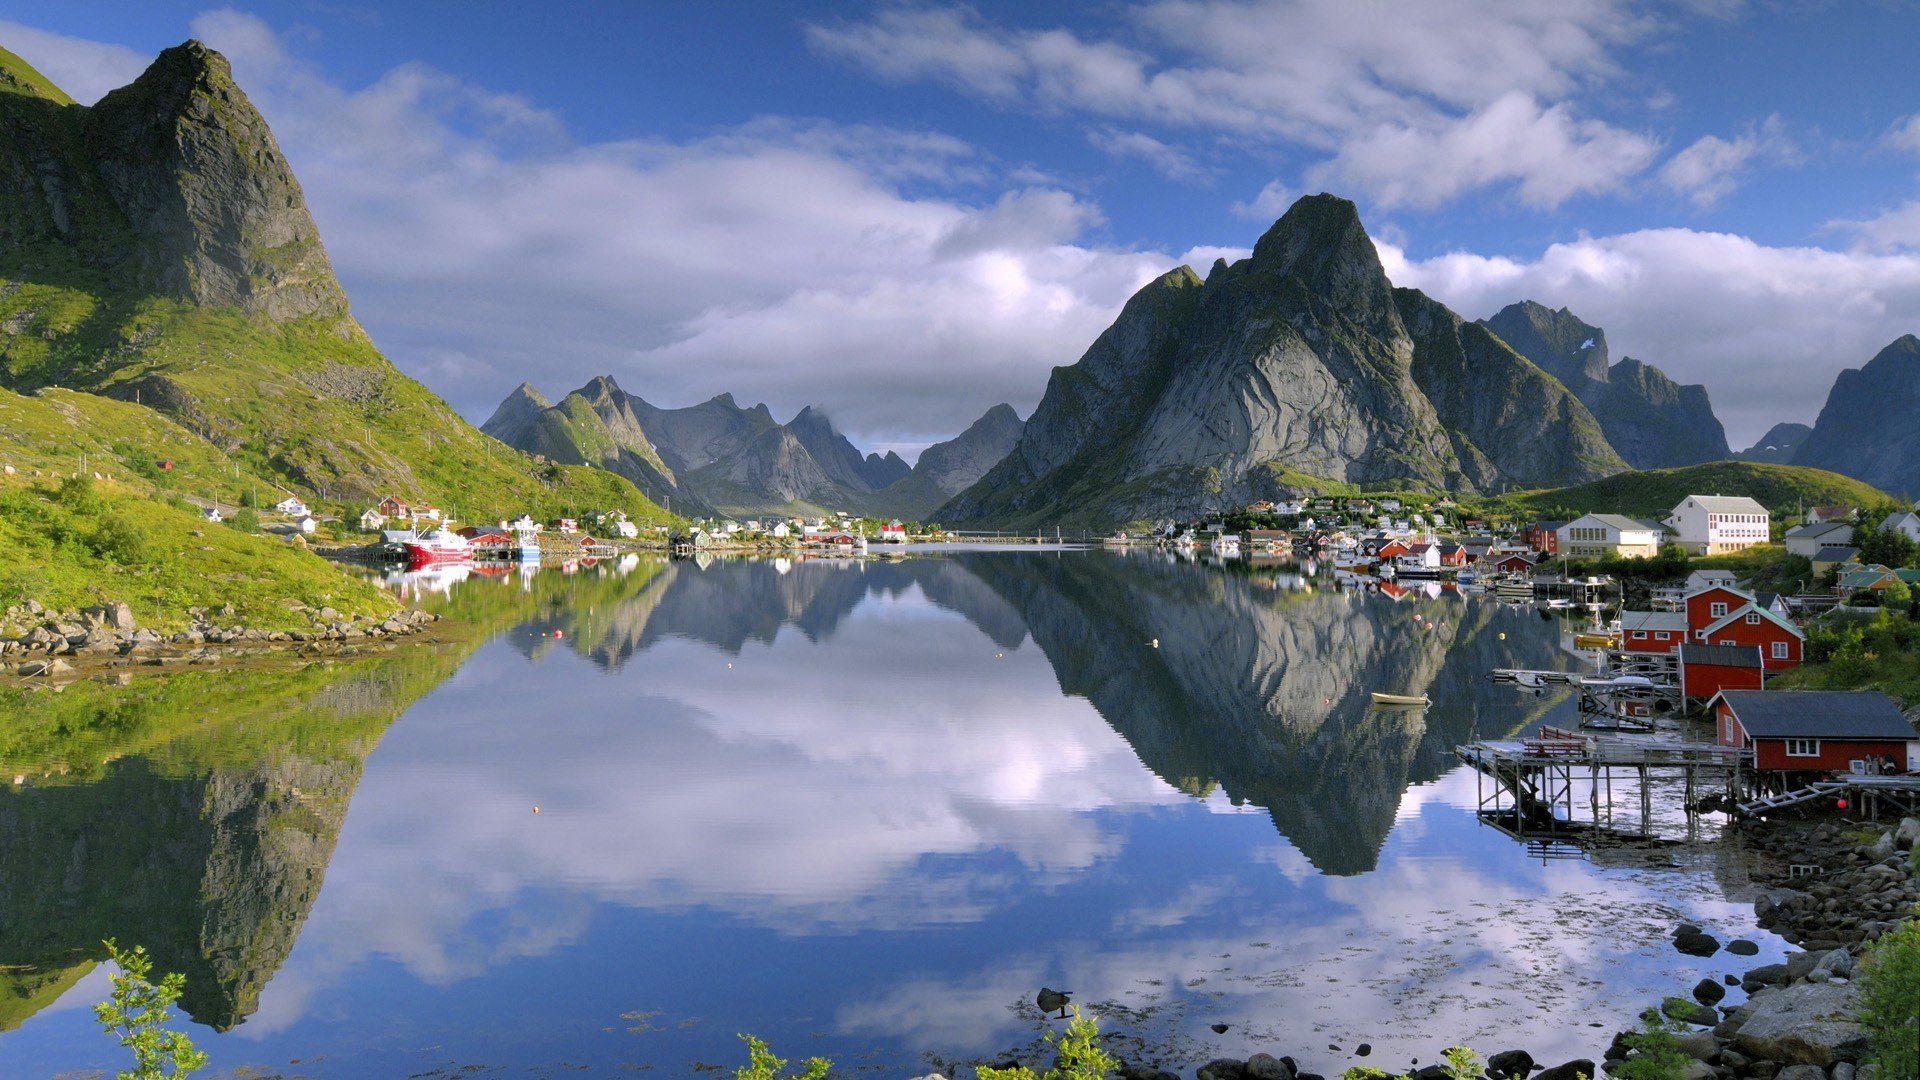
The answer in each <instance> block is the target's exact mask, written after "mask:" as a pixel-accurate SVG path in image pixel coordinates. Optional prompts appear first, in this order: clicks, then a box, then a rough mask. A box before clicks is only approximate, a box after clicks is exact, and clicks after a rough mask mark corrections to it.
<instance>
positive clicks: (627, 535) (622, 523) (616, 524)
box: [607, 518, 640, 540]
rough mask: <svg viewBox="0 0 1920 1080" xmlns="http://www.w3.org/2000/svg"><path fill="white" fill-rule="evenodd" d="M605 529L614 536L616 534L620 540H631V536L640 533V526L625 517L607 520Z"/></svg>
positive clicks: (633, 536)
mask: <svg viewBox="0 0 1920 1080" xmlns="http://www.w3.org/2000/svg"><path fill="white" fill-rule="evenodd" d="M607 531H608V532H611V533H612V534H613V535H615V536H618V537H619V538H621V539H622V540H632V539H633V538H635V537H637V536H639V535H640V526H638V525H635V524H634V523H633V522H631V521H628V520H627V519H626V518H621V519H619V520H618V521H610V522H608V523H607Z"/></svg>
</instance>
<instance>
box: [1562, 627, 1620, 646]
mask: <svg viewBox="0 0 1920 1080" xmlns="http://www.w3.org/2000/svg"><path fill="white" fill-rule="evenodd" d="M1617 641H1618V639H1616V638H1615V637H1614V636H1613V635H1612V634H1609V633H1607V632H1606V631H1604V630H1582V631H1580V632H1579V633H1577V634H1575V635H1573V647H1574V648H1576V649H1611V648H1613V647H1614V645H1615V644H1616V643H1617Z"/></svg>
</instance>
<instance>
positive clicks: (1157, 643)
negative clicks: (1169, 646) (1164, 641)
mask: <svg viewBox="0 0 1920 1080" xmlns="http://www.w3.org/2000/svg"><path fill="white" fill-rule="evenodd" d="M1153 647H1154V648H1156V649H1157V648H1159V647H1160V639H1159V638H1154V639H1153Z"/></svg>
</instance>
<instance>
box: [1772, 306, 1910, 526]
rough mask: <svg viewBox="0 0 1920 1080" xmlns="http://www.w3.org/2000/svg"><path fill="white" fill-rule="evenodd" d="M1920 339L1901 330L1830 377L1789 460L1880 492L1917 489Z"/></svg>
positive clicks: (1906, 492)
mask: <svg viewBox="0 0 1920 1080" xmlns="http://www.w3.org/2000/svg"><path fill="white" fill-rule="evenodd" d="M1916 415H1920V338H1915V337H1914V336H1913V335H1912V334H1903V335H1901V336H1900V337H1899V338H1896V339H1895V340H1894V341H1893V342H1892V343H1890V344H1889V345H1887V347H1886V348H1884V349H1881V350H1880V351H1879V352H1878V353H1876V354H1874V357H1873V359H1871V360H1869V361H1867V362H1866V363H1865V364H1863V365H1861V366H1860V367H1858V368H1848V369H1846V370H1845V371H1842V372H1841V373H1840V376H1839V378H1837V379H1835V380H1834V381H1833V389H1832V390H1831V391H1829V392H1828V394H1827V403H1826V405H1825V406H1824V407H1823V408H1821V410H1820V418H1819V419H1818V420H1817V421H1815V422H1814V425H1813V432H1812V433H1811V434H1809V435H1808V436H1807V438H1806V441H1805V442H1803V443H1801V444H1800V449H1799V450H1798V451H1796V452H1795V453H1794V456H1793V464H1795V465H1810V466H1812V467H1814V468H1818V469H1830V470H1832V471H1834V472H1837V473H1841V474H1843V475H1846V476H1851V477H1854V478H1855V479H1857V480H1864V481H1866V482H1867V483H1869V484H1872V485H1873V486H1874V487H1877V488H1880V489H1881V490H1883V491H1888V492H1892V493H1893V494H1895V495H1904V496H1911V495H1914V494H1916V493H1920V431H1916V430H1915V428H1914V424H1913V418H1914V417H1915V416H1916Z"/></svg>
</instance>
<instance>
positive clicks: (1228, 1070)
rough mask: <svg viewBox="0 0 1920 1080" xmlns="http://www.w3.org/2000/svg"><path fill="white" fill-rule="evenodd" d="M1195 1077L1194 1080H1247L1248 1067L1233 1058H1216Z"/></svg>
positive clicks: (1201, 1068) (1203, 1066)
mask: <svg viewBox="0 0 1920 1080" xmlns="http://www.w3.org/2000/svg"><path fill="white" fill-rule="evenodd" d="M1193 1076H1194V1080H1246V1076H1247V1067H1246V1065H1245V1064H1244V1063H1242V1062H1238V1061H1235V1060H1234V1059H1232V1058H1214V1059H1213V1060H1212V1061H1209V1062H1207V1063H1206V1064H1205V1065H1202V1066H1200V1069H1199V1071H1198V1072H1195V1073H1194V1074H1193Z"/></svg>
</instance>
